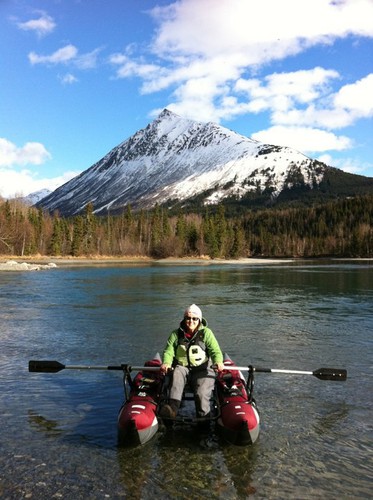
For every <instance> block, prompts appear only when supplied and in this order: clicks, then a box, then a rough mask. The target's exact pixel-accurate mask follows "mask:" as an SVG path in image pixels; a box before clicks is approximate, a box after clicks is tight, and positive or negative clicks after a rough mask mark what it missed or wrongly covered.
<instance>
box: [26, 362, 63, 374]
mask: <svg viewBox="0 0 373 500" xmlns="http://www.w3.org/2000/svg"><path fill="white" fill-rule="evenodd" d="M64 368H65V365H63V364H62V363H59V362H58V361H34V360H32V361H29V363H28V371H29V372H38V373H57V372H59V371H61V370H63V369H64Z"/></svg>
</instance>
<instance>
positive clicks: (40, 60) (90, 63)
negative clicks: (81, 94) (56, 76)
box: [28, 44, 101, 70]
mask: <svg viewBox="0 0 373 500" xmlns="http://www.w3.org/2000/svg"><path fill="white" fill-rule="evenodd" d="M100 51H101V49H100V48H97V49H94V50H92V51H91V52H87V53H86V54H81V55H80V54H79V51H78V49H77V48H76V47H75V45H72V44H69V45H65V46H64V47H62V48H60V49H58V50H56V51H55V52H53V53H52V54H50V55H39V54H37V53H36V52H30V53H29V55H28V58H29V61H30V63H31V64H32V65H35V64H45V65H57V64H65V65H66V64H72V65H74V66H75V67H77V68H79V69H82V70H86V69H91V68H94V67H96V65H97V57H98V54H99V52H100Z"/></svg>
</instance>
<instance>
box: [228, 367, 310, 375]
mask: <svg viewBox="0 0 373 500" xmlns="http://www.w3.org/2000/svg"><path fill="white" fill-rule="evenodd" d="M225 369H226V370H239V371H249V370H253V371H254V372H258V373H291V374H295V375H313V372H310V371H301V370H280V369H276V368H255V367H252V368H250V367H249V366H229V365H225Z"/></svg>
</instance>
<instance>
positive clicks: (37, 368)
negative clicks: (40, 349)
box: [29, 360, 160, 373]
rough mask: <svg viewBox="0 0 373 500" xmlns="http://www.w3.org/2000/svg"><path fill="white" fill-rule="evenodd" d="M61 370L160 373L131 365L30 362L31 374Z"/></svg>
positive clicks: (157, 369) (150, 368)
mask: <svg viewBox="0 0 373 500" xmlns="http://www.w3.org/2000/svg"><path fill="white" fill-rule="evenodd" d="M61 370H120V371H148V372H155V371H159V370H160V367H158V366H132V365H130V364H122V365H109V366H102V365H64V364H62V363H60V362H59V361H45V360H42V361H36V360H32V361H29V371H30V372H40V373H57V372H59V371H61Z"/></svg>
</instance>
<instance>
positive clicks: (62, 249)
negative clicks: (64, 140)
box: [0, 195, 373, 259]
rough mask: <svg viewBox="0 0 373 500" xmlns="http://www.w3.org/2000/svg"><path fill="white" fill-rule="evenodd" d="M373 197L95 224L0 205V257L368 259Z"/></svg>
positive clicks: (158, 213)
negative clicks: (305, 205) (233, 212)
mask: <svg viewBox="0 0 373 500" xmlns="http://www.w3.org/2000/svg"><path fill="white" fill-rule="evenodd" d="M372 215H373V196H372V195H365V196H356V197H352V198H345V199H339V200H334V201H330V202H328V203H322V204H319V205H317V204H315V205H314V206H311V207H309V206H308V207H301V206H299V207H288V208H286V207H281V208H275V207H272V208H261V209H255V210H254V209H247V210H245V211H243V212H242V213H240V214H239V215H237V214H236V215H234V214H233V215H232V214H230V213H229V211H228V210H227V208H226V207H225V206H224V205H218V206H214V207H211V206H210V207H206V208H205V209H204V211H203V212H202V213H190V212H189V213H187V212H183V211H182V210H180V211H179V212H178V213H176V214H171V213H169V212H168V211H167V209H166V208H163V207H160V206H156V207H155V208H154V209H152V210H148V211H144V210H141V211H134V210H132V208H131V207H130V206H126V207H124V209H123V212H122V213H121V214H117V215H107V216H97V215H95V214H94V206H93V204H92V203H88V204H87V206H86V208H85V210H84V213H82V214H80V215H76V216H73V217H68V218H64V217H61V216H60V215H59V214H58V212H55V213H53V214H49V213H48V212H45V211H43V210H42V209H40V208H39V209H36V208H34V207H29V206H27V205H25V204H24V203H23V202H22V201H21V200H19V199H13V200H2V199H0V255H2V256H7V255H9V256H24V257H26V256H35V255H41V256H56V257H57V256H61V257H63V256H66V257H68V256H71V257H131V256H132V257H135V256H136V257H140V256H144V257H150V258H156V259H163V258H167V257H175V258H182V257H201V256H204V257H210V258H212V259H216V258H224V259H238V258H244V257H272V258H273V257H276V258H282V257H292V258H308V257H360V258H363V257H373V228H372Z"/></svg>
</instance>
